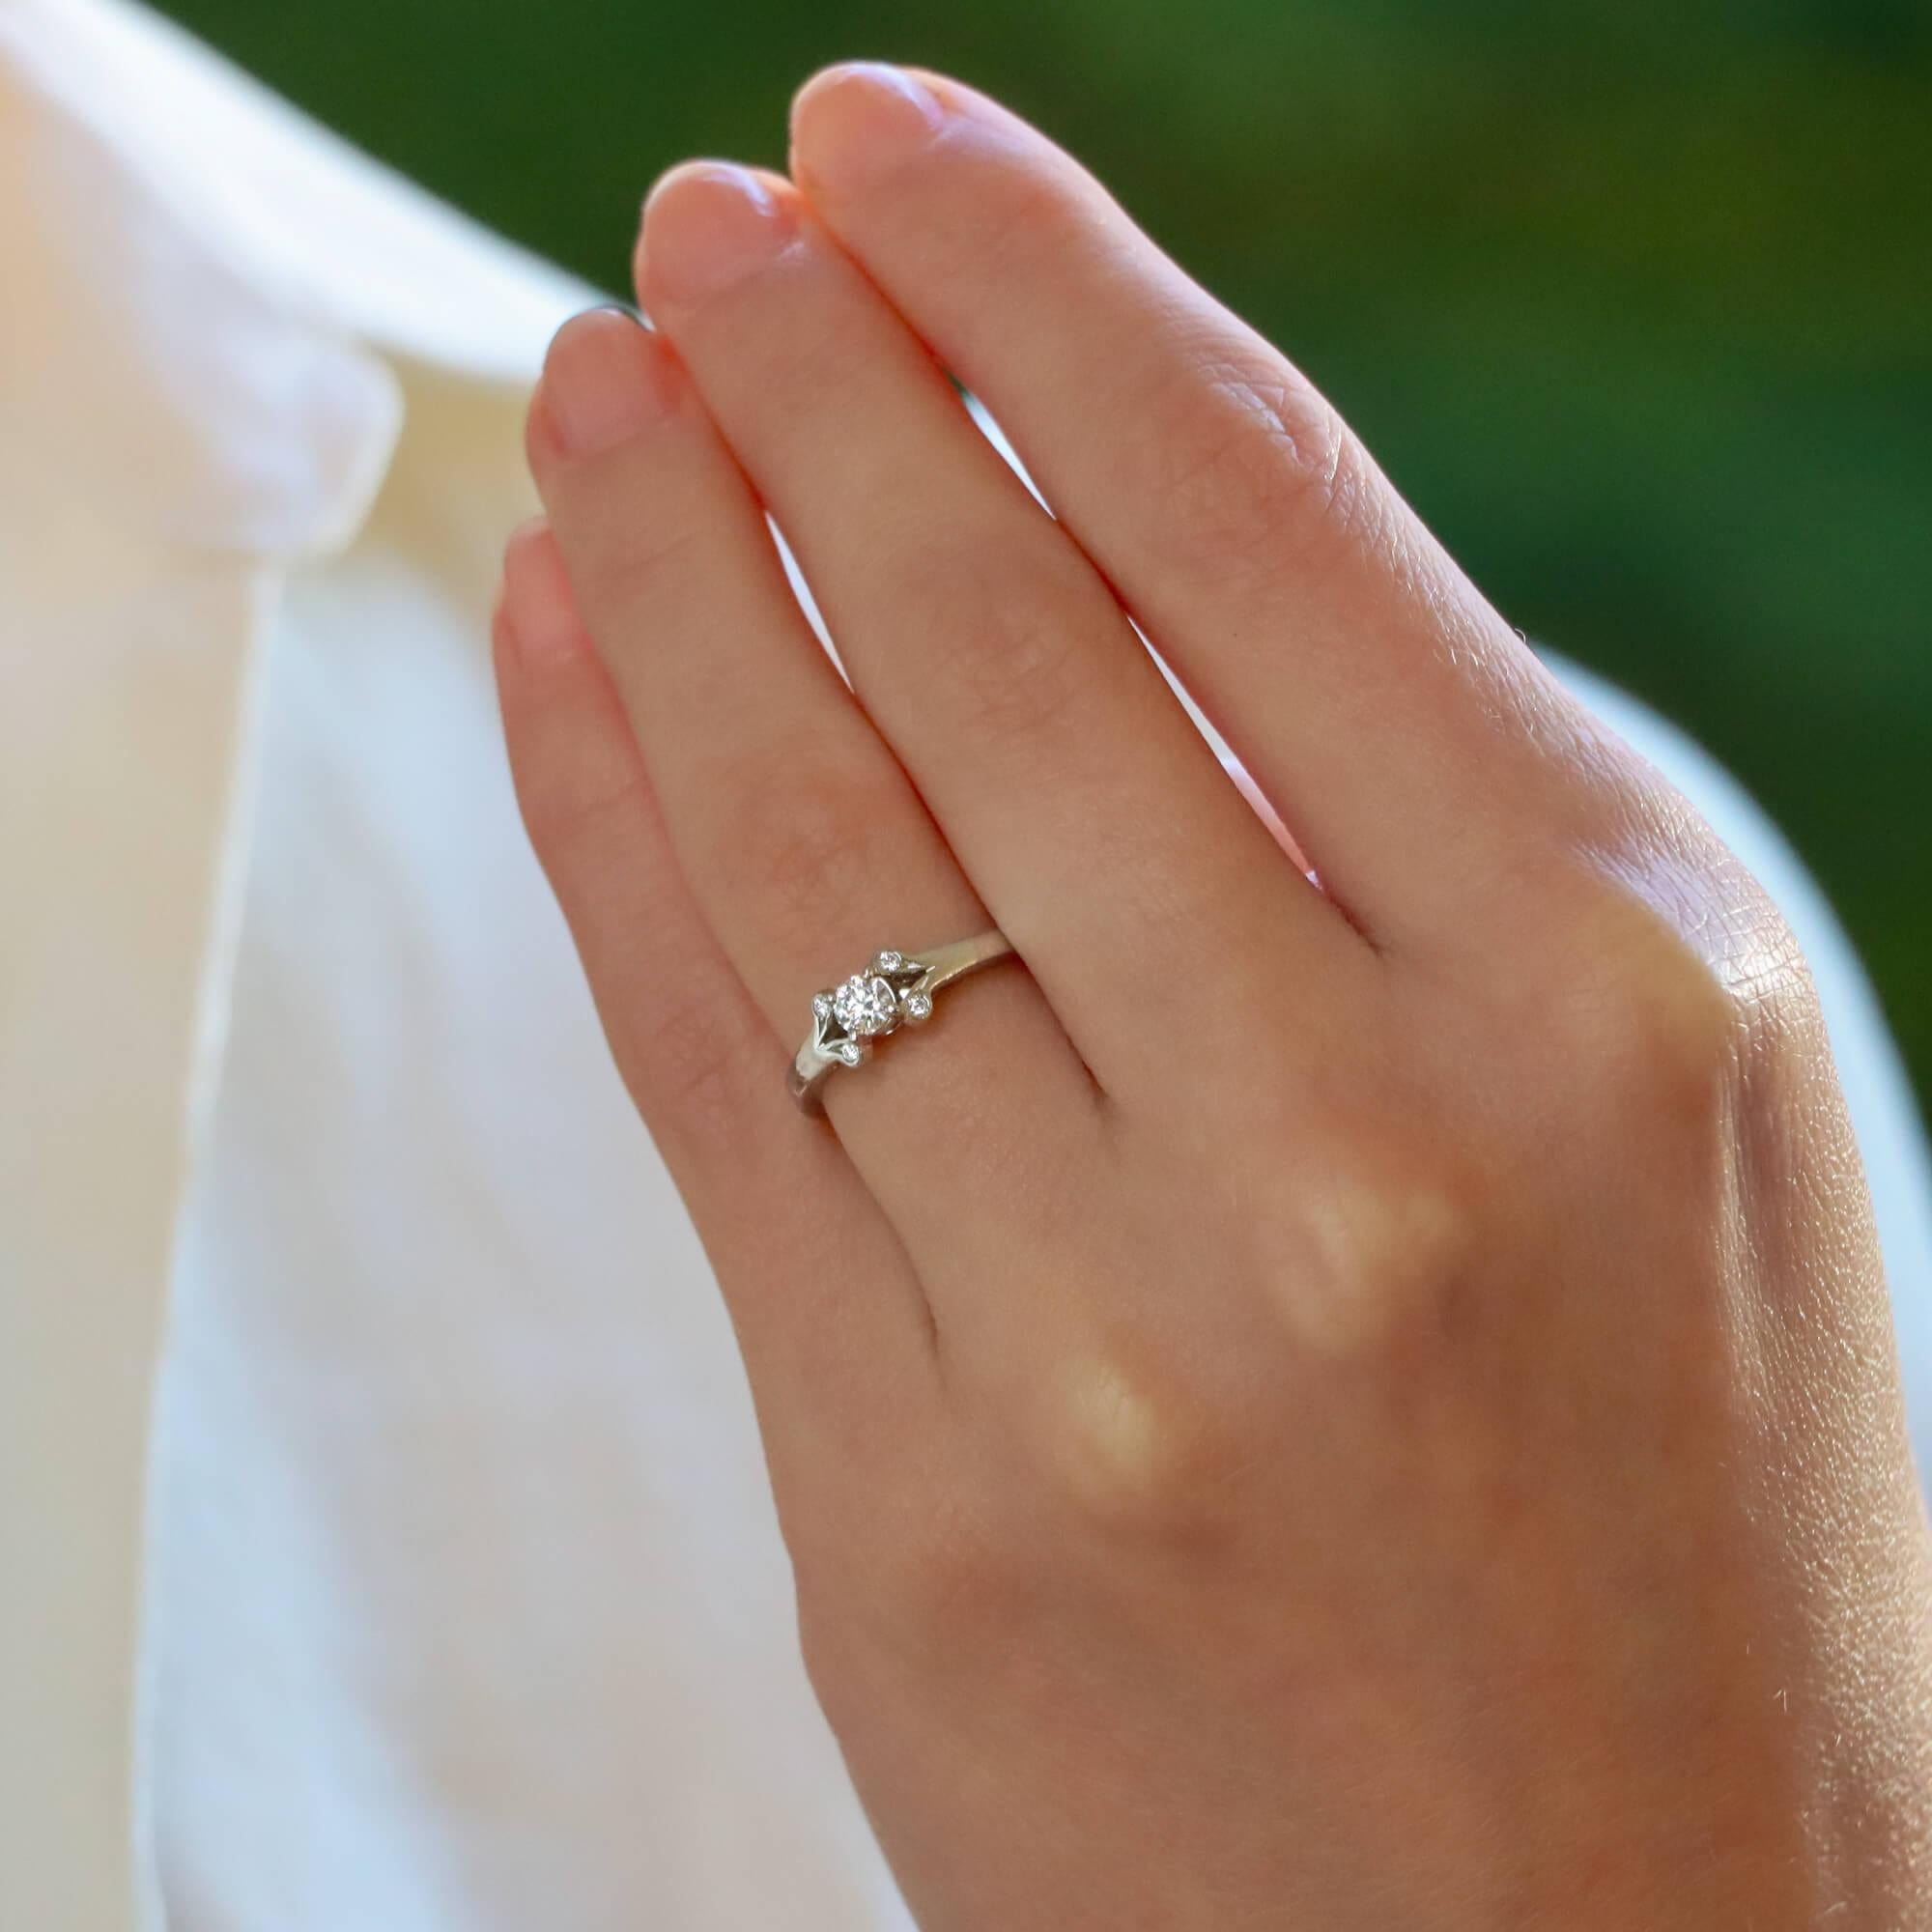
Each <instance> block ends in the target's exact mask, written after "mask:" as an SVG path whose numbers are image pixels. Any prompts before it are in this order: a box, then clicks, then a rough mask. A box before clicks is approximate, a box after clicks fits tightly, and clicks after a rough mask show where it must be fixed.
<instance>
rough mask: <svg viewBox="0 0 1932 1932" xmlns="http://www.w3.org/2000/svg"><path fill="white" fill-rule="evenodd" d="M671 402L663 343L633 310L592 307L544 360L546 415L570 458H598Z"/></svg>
mask: <svg viewBox="0 0 1932 1932" xmlns="http://www.w3.org/2000/svg"><path fill="white" fill-rule="evenodd" d="M668 401H669V394H668V386H667V383H666V376H665V368H664V362H663V358H662V355H661V354H660V352H659V348H658V345H657V344H656V343H655V342H654V341H653V340H652V339H651V334H650V331H649V330H648V329H646V328H645V327H644V326H643V324H642V323H640V322H639V320H638V319H637V317H636V316H634V315H632V314H631V313H630V311H629V310H628V309H621V308H617V307H614V306H613V307H609V308H593V309H587V310H586V311H585V312H584V313H583V314H582V315H577V316H572V317H571V319H570V320H569V321H568V322H567V323H565V324H564V326H563V327H561V328H560V329H558V330H557V332H556V336H555V338H554V340H553V342H552V343H551V346H550V354H549V355H547V356H546V357H545V358H544V374H543V387H542V390H541V394H540V402H541V409H542V415H543V419H544V420H545V421H547V422H548V424H549V426H550V428H551V429H552V430H553V431H554V433H555V436H556V440H557V442H558V443H559V445H560V446H561V447H562V449H563V452H564V454H565V455H567V456H594V455H595V454H596V453H597V452H598V451H599V450H602V449H609V448H611V447H613V446H614V445H615V444H617V443H620V442H623V441H625V440H628V439H629V438H631V437H634V436H638V435H639V434H641V433H642V432H643V431H644V430H646V429H648V428H649V427H650V425H651V424H652V423H653V422H655V421H656V420H657V418H658V417H659V416H661V415H662V414H663V413H664V412H665V410H666V408H667V407H668Z"/></svg>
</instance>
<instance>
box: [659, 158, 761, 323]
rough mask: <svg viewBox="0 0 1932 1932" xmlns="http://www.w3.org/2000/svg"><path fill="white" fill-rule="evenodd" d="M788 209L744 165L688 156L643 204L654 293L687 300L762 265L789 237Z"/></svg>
mask: <svg viewBox="0 0 1932 1932" xmlns="http://www.w3.org/2000/svg"><path fill="white" fill-rule="evenodd" d="M792 232H793V230H792V219H791V213H790V211H789V210H788V209H787V208H786V207H785V206H784V205H783V203H782V202H781V201H780V200H779V198H778V197H777V196H776V195H774V194H773V193H772V191H771V190H770V189H769V188H768V187H766V185H764V183H763V182H761V181H760V180H759V179H758V178H757V176H756V175H754V174H753V173H752V171H751V170H750V169H749V168H741V167H739V166H737V165H736V164H735V163H733V162H730V161H687V162H686V163H685V164H684V165H683V166H682V167H677V168H673V169H672V170H671V171H670V173H669V174H668V175H666V176H665V177H664V179H663V180H662V181H660V182H659V183H658V185H656V186H655V187H654V188H652V190H651V192H650V195H649V197H648V199H647V200H646V201H645V203H644V263H645V270H646V272H647V273H648V275H649V277H650V282H651V292H652V294H653V295H654V296H663V297H668V298H669V299H670V300H671V301H673V302H678V303H683V304H685V305H687V306H689V305H690V304H692V303H694V302H699V301H703V300H706V299H708V298H710V297H712V296H715V295H718V294H719V293H721V292H722V291H723V290H725V289H727V288H729V287H730V286H731V285H732V283H734V282H739V281H742V280H743V279H744V278H745V277H746V276H747V275H749V274H751V273H752V272H753V270H756V269H759V268H762V267H763V266H764V264H765V263H767V262H768V261H770V260H771V259H772V257H773V256H774V255H776V254H778V253H779V252H780V251H781V249H782V248H783V247H784V245H785V243H786V242H787V241H790V240H791V237H792Z"/></svg>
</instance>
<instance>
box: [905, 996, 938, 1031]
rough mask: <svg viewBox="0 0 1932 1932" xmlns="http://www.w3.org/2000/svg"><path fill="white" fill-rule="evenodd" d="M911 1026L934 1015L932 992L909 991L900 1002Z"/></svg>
mask: <svg viewBox="0 0 1932 1932" xmlns="http://www.w3.org/2000/svg"><path fill="white" fill-rule="evenodd" d="M900 1007H901V1009H902V1010H903V1012H904V1013H905V1016H906V1023H907V1025H909V1026H918V1025H919V1024H920V1023H921V1022H922V1021H923V1020H929V1019H930V1018H931V1017H932V995H931V994H930V993H908V994H907V995H906V996H905V998H904V1000H902V1001H901V1002H900Z"/></svg>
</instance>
